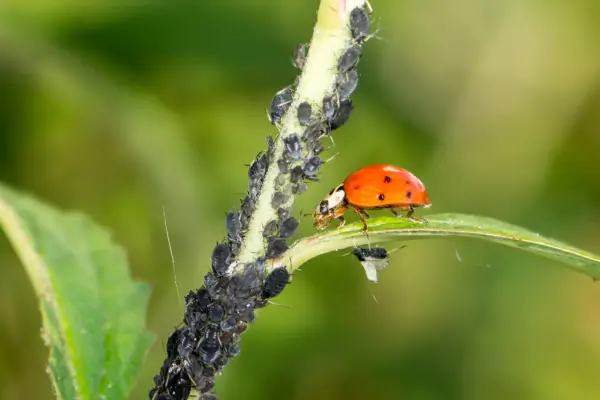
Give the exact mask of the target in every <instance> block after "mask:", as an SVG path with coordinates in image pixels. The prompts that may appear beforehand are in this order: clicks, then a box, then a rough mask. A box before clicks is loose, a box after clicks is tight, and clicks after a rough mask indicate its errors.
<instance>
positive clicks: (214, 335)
mask: <svg viewBox="0 0 600 400" xmlns="http://www.w3.org/2000/svg"><path fill="white" fill-rule="evenodd" d="M198 353H199V354H200V359H201V360H202V362H203V363H204V364H212V363H213V362H215V360H216V359H217V357H219V356H220V355H221V350H220V343H219V329H218V328H209V329H208V330H207V331H206V333H204V337H203V338H202V343H200V348H199V349H198Z"/></svg>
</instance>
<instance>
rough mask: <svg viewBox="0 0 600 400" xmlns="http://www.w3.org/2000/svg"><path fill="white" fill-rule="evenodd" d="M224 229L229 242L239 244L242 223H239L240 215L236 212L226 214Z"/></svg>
mask: <svg viewBox="0 0 600 400" xmlns="http://www.w3.org/2000/svg"><path fill="white" fill-rule="evenodd" d="M225 228H226V229H227V237H228V238H229V240H230V241H232V242H239V241H240V240H241V230H242V223H241V222H240V214H239V213H238V212H237V211H235V210H232V211H229V212H228V213H227V216H226V217H225Z"/></svg>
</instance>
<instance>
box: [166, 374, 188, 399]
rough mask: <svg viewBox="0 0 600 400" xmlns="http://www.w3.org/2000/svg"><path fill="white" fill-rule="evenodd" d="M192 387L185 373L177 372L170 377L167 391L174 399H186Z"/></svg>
mask: <svg viewBox="0 0 600 400" xmlns="http://www.w3.org/2000/svg"><path fill="white" fill-rule="evenodd" d="M191 389H192V382H191V381H190V378H189V377H188V376H187V375H185V374H183V373H182V374H179V375H177V376H176V377H175V378H174V379H171V381H170V383H169V386H168V389H167V390H168V392H169V394H170V395H171V396H173V397H174V398H175V399H187V398H188V396H189V395H190V391H191Z"/></svg>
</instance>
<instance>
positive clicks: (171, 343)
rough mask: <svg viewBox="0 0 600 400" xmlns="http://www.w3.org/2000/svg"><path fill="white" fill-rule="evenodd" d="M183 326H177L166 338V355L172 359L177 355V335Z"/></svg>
mask: <svg viewBox="0 0 600 400" xmlns="http://www.w3.org/2000/svg"><path fill="white" fill-rule="evenodd" d="M182 330H183V328H178V329H176V330H174V331H173V333H171V336H169V338H168V339H167V357H168V358H169V359H174V358H175V357H176V356H177V348H178V347H179V336H180V335H181V331H182Z"/></svg>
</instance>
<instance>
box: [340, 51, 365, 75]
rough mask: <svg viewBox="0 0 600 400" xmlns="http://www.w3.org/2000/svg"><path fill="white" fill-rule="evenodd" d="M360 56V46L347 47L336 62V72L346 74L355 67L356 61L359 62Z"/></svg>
mask: <svg viewBox="0 0 600 400" xmlns="http://www.w3.org/2000/svg"><path fill="white" fill-rule="evenodd" d="M361 54H362V52H361V49H360V46H350V47H348V48H347V49H346V50H345V51H344V53H343V54H342V56H341V57H340V61H339V62H338V70H339V71H340V72H346V71H350V70H351V69H352V68H354V67H356V65H357V64H358V61H359V60H360V56H361Z"/></svg>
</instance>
